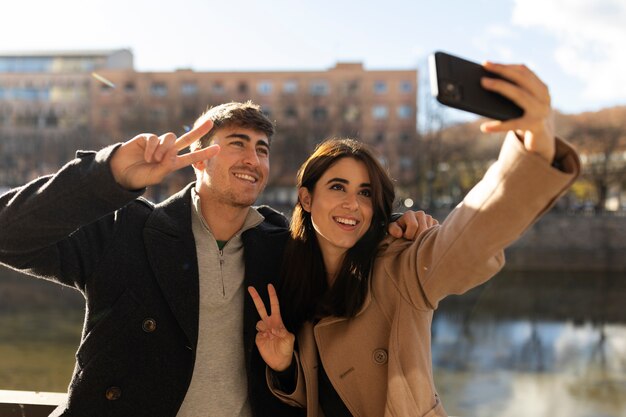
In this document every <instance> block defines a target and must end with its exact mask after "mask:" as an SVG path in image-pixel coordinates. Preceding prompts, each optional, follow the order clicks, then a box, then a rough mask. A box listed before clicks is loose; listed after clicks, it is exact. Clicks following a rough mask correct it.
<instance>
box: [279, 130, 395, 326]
mask: <svg viewBox="0 0 626 417" xmlns="http://www.w3.org/2000/svg"><path fill="white" fill-rule="evenodd" d="M343 158H353V159H355V160H357V161H360V162H362V163H363V164H364V165H365V167H366V168H367V172H368V174H369V177H370V183H371V187H372V188H371V191H372V197H371V198H372V208H373V217H372V223H371V225H370V227H369V229H368V230H367V232H366V233H365V234H364V235H363V236H362V237H361V239H359V241H358V242H357V243H356V244H355V245H354V246H353V247H352V248H350V249H348V251H347V253H346V256H345V257H344V260H343V263H342V264H341V266H340V268H339V272H338V275H337V278H336V279H335V281H334V284H333V286H332V288H328V283H327V279H326V269H325V267H324V260H323V257H322V252H321V250H320V247H319V243H318V241H317V236H316V234H315V230H314V228H313V224H312V221H311V213H308V212H307V211H305V210H304V209H303V208H302V205H301V204H300V202H299V201H298V202H297V203H296V205H295V208H294V212H293V216H292V218H291V239H290V241H289V243H288V244H287V248H286V250H285V255H284V261H283V274H282V277H281V278H282V279H281V289H280V303H281V311H282V316H283V319H284V321H285V324H286V326H287V328H288V329H289V330H290V331H292V332H296V331H297V330H298V329H299V328H300V326H301V325H302V324H303V323H304V322H305V321H307V320H314V319H316V318H321V317H326V316H337V317H353V316H355V315H356V314H357V313H358V312H359V310H360V308H361V306H362V305H363V302H364V300H365V297H366V295H367V291H368V289H369V282H370V273H371V270H372V266H373V263H374V259H375V257H376V252H377V250H378V246H379V244H380V242H381V240H382V239H383V238H384V236H385V234H386V231H387V225H388V224H389V219H390V217H391V209H392V205H393V201H394V196H395V193H394V188H393V183H392V181H391V179H390V178H389V175H388V174H387V172H386V171H385V169H384V168H383V167H382V165H381V164H380V162H378V160H377V158H376V157H375V156H374V154H373V153H372V151H371V150H370V149H369V148H368V147H367V145H365V144H363V143H361V142H358V141H356V140H353V139H330V140H327V141H325V142H322V143H321V144H320V145H319V146H318V147H317V148H316V149H315V152H313V154H312V155H311V156H310V157H309V158H308V159H307V160H306V161H305V162H304V164H302V166H301V167H300V169H299V171H298V184H297V187H298V189H300V187H305V188H307V189H308V191H309V192H310V193H311V195H312V198H315V195H314V189H315V184H316V183H317V181H319V179H320V178H321V177H322V175H324V173H325V172H326V171H327V170H328V169H329V168H330V167H331V166H332V165H333V164H335V163H336V162H337V161H339V160H340V159H343Z"/></svg>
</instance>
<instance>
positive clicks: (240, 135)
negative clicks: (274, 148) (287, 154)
mask: <svg viewBox="0 0 626 417" xmlns="http://www.w3.org/2000/svg"><path fill="white" fill-rule="evenodd" d="M226 138H227V139H230V138H237V139H243V140H245V141H246V142H252V139H251V138H250V136H248V135H246V134H245V133H231V134H230V135H228V136H226ZM257 145H261V146H264V147H266V148H267V149H269V148H270V144H269V143H268V142H267V141H265V140H263V139H261V140H259V141H258V142H257Z"/></svg>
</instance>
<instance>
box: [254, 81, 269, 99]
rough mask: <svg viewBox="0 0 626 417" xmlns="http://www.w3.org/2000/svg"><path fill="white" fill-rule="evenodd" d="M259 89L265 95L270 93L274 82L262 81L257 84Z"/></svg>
mask: <svg viewBox="0 0 626 417" xmlns="http://www.w3.org/2000/svg"><path fill="white" fill-rule="evenodd" d="M257 91H258V92H259V94H263V95H264V96H266V95H268V94H272V82H271V81H261V82H260V83H259V84H258V85H257Z"/></svg>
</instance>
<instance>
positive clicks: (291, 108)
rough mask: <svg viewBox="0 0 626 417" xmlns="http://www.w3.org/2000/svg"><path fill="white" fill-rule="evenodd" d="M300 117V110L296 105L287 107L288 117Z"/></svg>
mask: <svg viewBox="0 0 626 417" xmlns="http://www.w3.org/2000/svg"><path fill="white" fill-rule="evenodd" d="M297 117H298V110H296V108H295V107H294V106H287V107H286V108H285V118H286V119H296V118H297Z"/></svg>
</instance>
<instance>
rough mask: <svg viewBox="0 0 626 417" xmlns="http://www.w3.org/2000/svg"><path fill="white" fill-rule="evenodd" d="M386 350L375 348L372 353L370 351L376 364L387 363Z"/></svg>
mask: <svg viewBox="0 0 626 417" xmlns="http://www.w3.org/2000/svg"><path fill="white" fill-rule="evenodd" d="M388 356H389V355H387V351H386V350H385V349H382V348H380V349H375V350H374V353H372V359H373V360H374V363H375V364H376V365H383V364H385V363H387V359H388Z"/></svg>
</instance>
